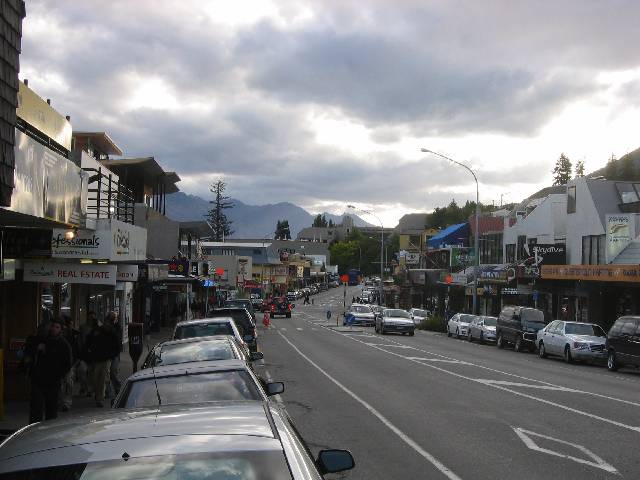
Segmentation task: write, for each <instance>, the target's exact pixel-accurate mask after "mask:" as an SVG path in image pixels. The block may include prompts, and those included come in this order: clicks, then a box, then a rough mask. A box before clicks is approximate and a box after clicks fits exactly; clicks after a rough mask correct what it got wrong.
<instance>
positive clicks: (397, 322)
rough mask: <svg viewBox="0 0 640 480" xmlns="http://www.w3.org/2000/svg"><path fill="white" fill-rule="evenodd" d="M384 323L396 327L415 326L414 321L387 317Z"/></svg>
mask: <svg viewBox="0 0 640 480" xmlns="http://www.w3.org/2000/svg"><path fill="white" fill-rule="evenodd" d="M384 322H385V323H389V324H394V325H413V320H411V319H410V318H402V317H385V319H384Z"/></svg>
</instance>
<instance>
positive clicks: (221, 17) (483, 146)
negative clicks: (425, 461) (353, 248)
mask: <svg viewBox="0 0 640 480" xmlns="http://www.w3.org/2000/svg"><path fill="white" fill-rule="evenodd" d="M638 18H640V3H639V2H636V1H632V0H628V1H623V0H618V1H615V0H614V1H608V2H601V1H588V0H575V1H563V2H555V1H554V2H552V1H549V2H528V1H522V2H514V1H492V2H490V1H484V2H478V1H471V0H469V1H466V2H462V1H449V0H447V1H444V0H443V1H430V2H424V1H419V2H418V1H416V2H411V1H404V2H402V1H400V2H399V1H393V2H391V1H388V2H383V1H371V2H344V1H337V0H336V1H335V2H333V1H318V2H313V1H312V2H293V1H283V2H272V3H271V2H233V3H231V2H225V1H220V2H213V1H212V2H200V1H196V0H193V1H185V0H176V1H152V0H149V1H136V2H130V1H113V0H110V1H106V0H105V1H83V2H77V1H71V0H69V1H61V0H55V1H54V0H51V1H42V0H33V1H30V2H28V4H27V17H26V19H25V23H24V37H23V51H22V56H21V65H22V73H21V77H22V78H29V80H30V86H32V88H34V89H35V90H36V91H37V92H38V93H39V94H40V95H41V96H43V97H45V98H51V99H52V102H53V105H54V107H55V108H57V109H58V110H59V111H60V112H61V113H63V114H69V115H71V117H72V123H73V125H74V128H75V129H78V130H98V131H107V132H108V133H109V134H110V135H111V137H112V138H113V139H114V140H115V141H116V143H118V145H120V147H121V148H122V149H123V150H124V151H125V153H126V155H127V156H138V155H153V156H155V157H156V159H157V160H158V161H159V162H160V163H161V164H162V165H163V166H164V167H165V168H166V169H168V170H175V171H176V172H178V174H179V175H180V176H181V177H182V178H183V182H182V183H181V184H180V186H181V188H182V189H183V190H185V191H187V192H188V193H194V194H200V195H206V194H207V192H208V183H209V182H210V181H211V180H213V179H214V178H216V177H217V176H219V175H224V176H225V177H226V179H227V181H228V183H229V191H230V193H231V195H232V196H234V197H236V198H238V199H240V200H242V201H244V202H245V203H255V204H261V203H276V202H280V201H290V202H293V203H296V204H298V205H301V206H303V207H305V208H308V209H310V210H312V211H313V210H316V211H320V210H322V209H324V208H329V209H330V210H332V211H333V212H334V213H341V212H342V210H344V206H345V205H346V204H347V203H354V204H357V205H360V206H363V207H364V206H367V207H368V208H371V209H373V210H375V211H376V212H377V213H378V214H379V215H381V216H382V217H383V219H384V221H385V224H388V225H389V226H393V225H395V223H396V222H397V219H398V218H399V216H400V215H402V214H403V213H405V212H409V211H420V210H423V211H424V210H430V209H432V208H434V207H435V206H438V205H443V204H446V203H449V201H451V199H452V198H456V200H458V201H459V202H463V201H465V200H466V199H469V198H473V197H475V188H474V186H473V185H472V183H471V182H472V179H471V178H470V176H469V175H468V174H466V172H464V170H457V169H455V168H452V167H451V166H450V165H447V164H446V163H443V162H441V161H439V160H437V159H435V158H429V157H425V156H424V155H423V154H420V153H419V149H420V147H421V146H427V147H429V148H431V149H434V150H439V151H441V152H443V153H446V154H447V155H450V156H453V157H454V158H456V159H457V160H460V161H465V162H468V164H469V165H471V166H472V167H474V168H475V169H476V170H477V174H478V178H479V180H480V183H481V199H482V200H483V201H485V202H491V201H499V199H500V194H501V193H504V194H507V192H508V194H507V195H506V200H510V201H519V200H520V199H521V198H522V197H524V196H526V195H528V194H531V193H533V192H534V191H536V190H537V189H539V188H542V187H544V186H546V185H547V184H548V183H549V182H550V178H551V176H550V171H551V168H552V164H553V162H554V161H555V159H556V158H557V157H558V156H559V155H560V153H561V152H565V153H566V154H567V155H569V157H570V158H572V159H574V160H579V159H584V160H585V162H586V164H587V170H593V169H595V168H599V167H601V166H602V165H603V164H604V163H605V162H606V159H607V157H608V156H610V155H611V153H616V154H617V155H618V156H621V155H622V154H624V153H625V152H626V151H628V150H630V149H633V148H637V147H638V146H640V139H638V137H637V125H638V124H639V123H640V111H639V109H640V105H639V102H638V100H637V92H638V91H639V90H640V89H639V87H638V85H640V50H639V49H638V48H637V45H638V44H639V43H640V29H638V28H637V19H638Z"/></svg>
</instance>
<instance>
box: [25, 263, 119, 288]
mask: <svg viewBox="0 0 640 480" xmlns="http://www.w3.org/2000/svg"><path fill="white" fill-rule="evenodd" d="M116 277H117V267H116V266H115V265H83V264H79V265H77V264H73V263H52V262H27V263H25V264H24V281H25V282H51V283H82V284H86V285H115V284H116Z"/></svg>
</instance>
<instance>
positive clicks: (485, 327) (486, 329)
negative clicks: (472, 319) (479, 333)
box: [482, 325, 496, 332]
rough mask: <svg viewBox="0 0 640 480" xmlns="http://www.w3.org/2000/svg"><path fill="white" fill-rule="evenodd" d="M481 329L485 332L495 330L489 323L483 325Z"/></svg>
mask: <svg viewBox="0 0 640 480" xmlns="http://www.w3.org/2000/svg"><path fill="white" fill-rule="evenodd" d="M482 330H484V331H485V332H495V331H496V327H493V326H491V325H483V326H482Z"/></svg>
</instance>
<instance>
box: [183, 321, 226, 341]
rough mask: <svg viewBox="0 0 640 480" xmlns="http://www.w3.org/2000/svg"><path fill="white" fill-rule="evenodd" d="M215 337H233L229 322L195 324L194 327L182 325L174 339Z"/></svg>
mask: <svg viewBox="0 0 640 480" xmlns="http://www.w3.org/2000/svg"><path fill="white" fill-rule="evenodd" d="M215 335H233V328H232V327H231V324H230V323H229V322H217V323H195V324H192V325H181V326H178V327H177V328H176V333H175V336H174V338H175V339H176V340H180V339H182V338H194V337H211V336H215Z"/></svg>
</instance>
